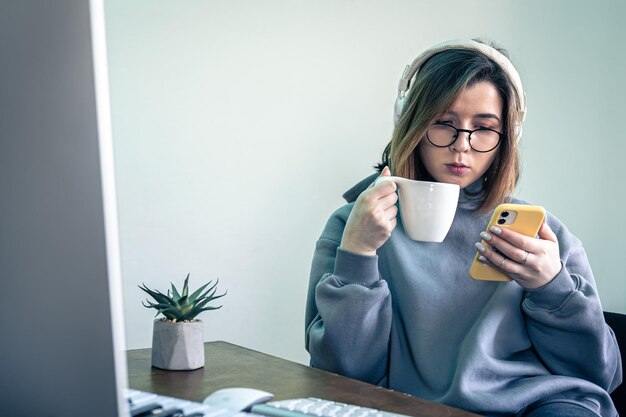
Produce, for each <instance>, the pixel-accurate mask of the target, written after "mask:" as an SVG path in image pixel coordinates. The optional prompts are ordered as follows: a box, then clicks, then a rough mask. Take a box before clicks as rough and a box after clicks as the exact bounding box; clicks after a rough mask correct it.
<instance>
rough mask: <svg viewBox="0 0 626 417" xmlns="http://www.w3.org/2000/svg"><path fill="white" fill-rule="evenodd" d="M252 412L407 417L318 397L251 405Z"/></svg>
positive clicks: (276, 416)
mask: <svg viewBox="0 0 626 417" xmlns="http://www.w3.org/2000/svg"><path fill="white" fill-rule="evenodd" d="M252 412H253V413H255V414H262V415H265V416H270V417H408V416H405V415H404V414H396V413H390V412H387V411H381V410H376V409H374V408H367V407H359V406H357V405H354V404H345V403H339V402H334V401H328V400H320V399H319V398H297V399H293V400H281V401H271V402H268V403H265V404H258V405H254V406H252Z"/></svg>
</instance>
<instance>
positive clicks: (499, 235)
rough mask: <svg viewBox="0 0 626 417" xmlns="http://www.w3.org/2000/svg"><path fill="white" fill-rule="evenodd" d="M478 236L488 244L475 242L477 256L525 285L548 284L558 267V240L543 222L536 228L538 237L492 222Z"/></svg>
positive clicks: (559, 265)
mask: <svg viewBox="0 0 626 417" xmlns="http://www.w3.org/2000/svg"><path fill="white" fill-rule="evenodd" d="M480 237H481V238H482V239H484V240H485V241H486V242H487V246H486V247H485V246H483V245H481V244H480V243H477V244H476V249H478V251H479V252H480V253H481V256H480V257H479V260H480V261H482V262H486V263H489V264H491V266H495V267H496V268H498V269H500V270H502V271H503V272H504V273H506V274H507V275H508V276H510V277H511V278H513V279H514V280H515V281H516V282H517V283H518V284H519V285H521V286H522V287H524V288H526V289H534V288H539V287H541V286H542V285H545V284H547V283H548V282H550V281H552V280H553V279H554V277H556V276H557V274H558V273H559V272H560V271H561V260H560V258H559V242H558V240H557V238H556V235H555V234H554V232H553V231H552V229H550V226H548V225H547V223H545V222H544V223H543V224H542V225H541V228H540V229H539V239H537V238H533V237H528V236H524V235H522V234H520V233H517V232H514V231H512V230H509V229H506V228H502V227H497V226H492V227H491V228H490V229H489V233H487V232H481V234H480ZM492 248H496V249H497V250H498V251H499V252H501V253H498V252H497V251H495V250H493V249H492ZM481 249H484V250H481ZM502 254H504V255H505V256H502Z"/></svg>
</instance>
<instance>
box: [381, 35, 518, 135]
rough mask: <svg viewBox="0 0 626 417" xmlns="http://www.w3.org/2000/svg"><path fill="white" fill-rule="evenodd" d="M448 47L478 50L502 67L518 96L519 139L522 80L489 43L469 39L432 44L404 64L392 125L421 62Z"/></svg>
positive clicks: (400, 113) (516, 128)
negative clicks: (409, 62)
mask: <svg viewBox="0 0 626 417" xmlns="http://www.w3.org/2000/svg"><path fill="white" fill-rule="evenodd" d="M448 49H467V50H471V51H476V52H480V53H481V54H483V55H485V56H486V57H487V58H490V59H491V60H492V61H494V62H495V63H496V64H498V65H499V66H500V68H502V70H503V71H504V72H505V73H506V74H507V75H508V76H509V78H510V79H511V82H512V83H513V87H514V88H515V91H516V93H517V96H518V97H519V109H518V110H519V111H520V113H521V117H520V122H519V124H518V125H517V126H515V133H514V136H515V139H516V140H518V141H519V140H520V138H521V137H522V122H523V121H524V119H525V118H526V93H524V89H523V88H522V80H521V79H520V76H519V74H518V73H517V70H516V69H515V67H514V66H513V64H512V63H511V61H510V60H509V59H508V58H507V57H506V56H504V55H503V54H501V53H500V52H498V51H497V50H496V49H494V48H492V47H491V46H489V45H485V44H483V43H480V42H476V41H474V40H471V39H455V40H451V41H446V42H442V43H439V44H437V45H434V46H432V47H430V48H428V49H427V50H426V51H424V52H422V53H421V54H420V55H419V56H418V57H417V58H415V60H414V61H413V63H412V64H411V65H407V66H406V68H405V69H404V73H403V74H402V78H400V82H399V83H398V97H397V98H396V102H395V105H394V108H393V110H394V111H393V121H394V125H397V124H398V121H399V120H400V117H402V113H403V112H404V107H405V106H406V99H407V91H408V89H409V87H410V85H411V80H412V79H413V77H415V74H417V72H418V71H419V69H420V68H421V66H422V64H423V63H424V62H426V60H428V58H430V57H431V56H433V55H435V54H437V53H439V52H442V51H445V50H448Z"/></svg>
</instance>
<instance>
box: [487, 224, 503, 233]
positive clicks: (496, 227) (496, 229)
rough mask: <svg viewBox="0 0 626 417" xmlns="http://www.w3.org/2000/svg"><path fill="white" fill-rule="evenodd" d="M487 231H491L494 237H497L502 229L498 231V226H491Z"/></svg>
mask: <svg viewBox="0 0 626 417" xmlns="http://www.w3.org/2000/svg"><path fill="white" fill-rule="evenodd" d="M489 230H491V231H492V232H493V233H495V234H496V235H499V234H500V233H502V229H500V228H499V227H498V226H491V227H490V228H489Z"/></svg>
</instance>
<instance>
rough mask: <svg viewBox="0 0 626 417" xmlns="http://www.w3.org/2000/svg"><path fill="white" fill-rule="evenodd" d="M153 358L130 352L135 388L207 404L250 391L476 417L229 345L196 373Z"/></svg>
mask: <svg viewBox="0 0 626 417" xmlns="http://www.w3.org/2000/svg"><path fill="white" fill-rule="evenodd" d="M150 354H151V350H150V349H137V350H129V351H128V379H129V386H130V387H131V388H134V389H138V390H142V391H149V392H154V393H157V394H161V395H168V396H172V397H178V398H184V399H188V400H193V401H202V400H203V399H204V398H205V397H206V396H207V395H208V394H210V393H211V392H213V391H215V390H218V389H221V388H227V387H248V388H257V389H261V390H263V391H268V392H271V393H272V394H274V399H276V400H284V399H289V398H302V397H305V398H306V397H317V398H323V399H328V400H332V401H339V402H345V403H351V404H357V405H360V406H363V407H371V408H377V409H381V410H385V411H392V412H396V413H401V414H407V415H410V416H415V417H439V416H442V417H443V416H447V417H470V416H476V414H471V413H468V412H465V411H462V410H459V409H456V408H451V407H447V406H444V405H441V404H437V403H433V402H430V401H426V400H422V399H420V398H417V397H413V396H411V395H407V394H402V393H399V392H395V391H391V390H388V389H385V388H380V387H377V386H375V385H371V384H367V383H365V382H361V381H356V380H354V379H350V378H346V377H343V376H340V375H336V374H332V373H329V372H325V371H322V370H319V369H315V368H310V367H308V366H304V365H301V364H299V363H295V362H291V361H288V360H285V359H280V358H277V357H275V356H271V355H266V354H264V353H260V352H256V351H254V350H250V349H246V348H243V347H240V346H237V345H233V344H230V343H226V342H209V343H205V345H204V354H205V366H204V368H200V369H197V370H195V371H163V370H160V369H156V368H152V366H151V365H150V362H151V358H150Z"/></svg>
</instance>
